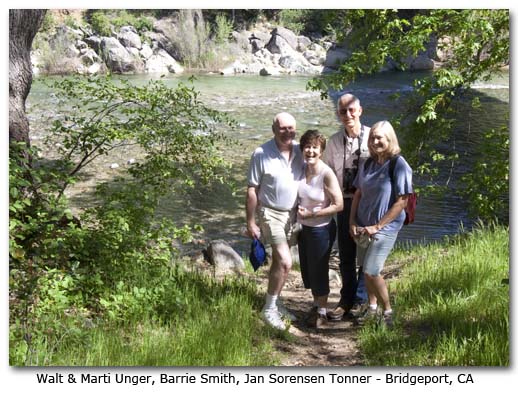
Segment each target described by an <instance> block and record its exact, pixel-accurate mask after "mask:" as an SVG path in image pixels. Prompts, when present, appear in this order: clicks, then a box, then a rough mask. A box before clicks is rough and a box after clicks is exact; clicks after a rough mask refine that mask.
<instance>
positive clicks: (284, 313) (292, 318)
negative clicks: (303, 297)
mask: <svg viewBox="0 0 518 393" xmlns="http://www.w3.org/2000/svg"><path fill="white" fill-rule="evenodd" d="M277 310H279V313H280V314H281V317H283V318H286V319H287V320H289V321H291V322H295V321H296V320H297V317H296V316H295V315H294V314H293V313H292V312H291V311H290V310H288V309H287V308H286V306H284V304H283V303H282V301H281V300H277Z"/></svg>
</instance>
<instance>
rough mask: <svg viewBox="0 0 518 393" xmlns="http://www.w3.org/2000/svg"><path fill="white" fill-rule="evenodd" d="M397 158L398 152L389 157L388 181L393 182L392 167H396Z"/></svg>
mask: <svg viewBox="0 0 518 393" xmlns="http://www.w3.org/2000/svg"><path fill="white" fill-rule="evenodd" d="M398 158H399V154H396V155H395V156H394V157H392V158H391V159H390V164H389V176H390V182H391V183H394V168H396V163H397V160H398Z"/></svg>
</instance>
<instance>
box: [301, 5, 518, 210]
mask: <svg viewBox="0 0 518 393" xmlns="http://www.w3.org/2000/svg"><path fill="white" fill-rule="evenodd" d="M335 31H336V32H337V34H338V37H337V38H338V40H339V41H341V42H343V43H344V44H343V45H345V46H346V47H347V49H348V50H350V52H351V55H350V58H349V59H348V61H347V62H345V63H344V64H342V65H340V66H339V69H338V72H336V73H332V74H326V75H324V76H323V77H321V78H315V79H313V80H312V81H311V82H310V83H309V85H308V87H309V88H310V89H313V90H320V91H321V94H322V96H323V97H325V96H327V95H328V93H329V90H330V89H343V88H345V87H346V86H347V85H348V84H349V83H351V82H353V81H354V80H355V79H356V78H358V77H359V76H362V75H368V74H372V73H375V72H378V71H380V70H381V69H383V67H384V66H385V65H386V64H387V63H389V62H391V63H393V64H395V65H396V66H397V67H399V68H400V69H402V70H404V69H408V68H409V59H411V58H412V57H414V56H416V55H417V54H419V53H422V52H424V51H426V50H427V49H428V46H429V44H430V42H432V43H434V42H436V43H437V49H438V50H440V51H442V52H444V53H445V55H446V59H445V60H444V62H443V64H442V67H441V68H440V69H439V70H438V71H437V72H434V73H431V74H430V75H429V76H426V77H423V78H420V79H416V80H415V83H414V89H413V92H412V94H409V95H402V96H398V97H396V99H398V100H399V107H400V108H401V110H400V112H399V113H395V114H394V118H393V119H392V121H393V122H394V123H395V124H396V125H398V133H400V134H401V135H402V137H401V139H402V140H403V141H404V142H405V145H404V152H405V157H406V158H408V160H409V162H410V163H411V164H412V166H413V168H414V170H415V171H416V173H418V174H420V175H421V176H422V178H423V179H426V178H428V180H430V181H432V180H433V179H434V178H435V176H436V175H437V174H438V170H439V168H440V165H441V162H444V161H447V160H449V161H451V162H455V161H456V160H458V159H461V158H462V157H460V156H459V154H458V153H457V152H455V151H454V152H453V153H451V154H445V153H444V152H441V151H439V149H438V146H439V145H440V143H441V142H448V141H451V138H452V137H453V136H454V130H455V129H456V128H457V127H458V126H459V124H458V123H457V122H456V118H457V116H456V113H457V112H456V110H457V108H458V107H459V106H458V104H459V102H460V101H462V99H464V97H466V94H467V92H468V91H469V90H470V87H471V86H472V85H473V84H474V83H475V82H477V81H480V80H482V81H484V80H488V79H489V78H490V77H491V76H492V75H494V74H495V72H497V71H498V70H499V69H500V67H502V66H503V65H505V64H508V62H509V11H508V10H481V9H477V10H448V9H434V10H420V11H417V12H398V10H387V9H385V10H383V9H377V10H361V9H358V10H348V12H347V13H346V14H345V15H343V18H342V19H341V20H340V21H339V22H338V23H337V24H336V25H335ZM345 43H346V44H345ZM360 98H361V97H360ZM490 142H491V143H490V145H489V146H488V147H487V148H488V149H489V150H491V151H493V150H495V149H496V151H497V152H495V153H490V154H491V155H492V156H495V157H500V158H503V156H502V155H501V154H499V153H498V151H500V146H498V145H497V143H493V141H490ZM483 159H484V157H483ZM494 165H495V166H498V167H499V168H502V167H504V168H505V167H506V165H505V161H504V162H502V161H499V162H495V163H494ZM483 167H484V165H483V164H479V165H478V166H477V168H478V169H483ZM495 175H502V176H503V178H496V179H493V180H494V183H496V184H498V183H501V182H506V181H507V180H506V178H507V176H508V174H505V173H503V171H499V172H498V173H495ZM486 184H487V183H486ZM501 190H502V191H505V189H501ZM468 191H469V190H468ZM497 191H499V190H497V188H493V189H492V191H491V193H493V192H495V193H496V192H497ZM501 198H502V196H501V195H500V196H499V197H497V198H493V201H494V203H496V205H494V206H491V207H489V206H487V207H484V212H478V213H479V214H480V215H481V216H484V213H487V212H492V211H496V210H497V209H498V208H499V206H501V205H499V203H500V202H498V201H500V200H501ZM486 201H487V203H489V204H491V203H493V201H491V200H490V199H489V198H488V199H486ZM484 218H486V217H484Z"/></svg>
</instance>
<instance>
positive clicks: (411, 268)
mask: <svg viewBox="0 0 518 393" xmlns="http://www.w3.org/2000/svg"><path fill="white" fill-rule="evenodd" d="M398 260H406V263H405V265H404V267H403V268H402V270H401V272H400V274H399V277H398V279H396V280H392V282H391V285H390V292H391V294H392V295H393V297H394V302H393V305H394V310H395V313H396V325H395V327H394V329H392V330H388V329H385V328H382V327H381V328H380V327H379V326H376V325H373V324H372V325H369V326H366V327H365V328H364V329H363V331H362V332H361V347H362V349H363V350H364V352H365V354H366V361H367V363H368V364H369V365H398V366H507V365H509V342H510V337H509V285H508V283H507V282H508V281H506V280H508V278H509V230H508V228H503V227H498V226H492V227H488V228H482V229H475V230H474V231H473V232H472V233H469V234H463V235H459V236H458V237H455V238H452V239H451V240H450V241H449V242H448V243H447V244H433V245H428V246H421V247H416V248H414V249H411V250H408V251H398V252H395V253H394V255H393V257H392V258H391V261H392V262H393V263H394V262H396V261H398ZM409 261H410V262H409Z"/></svg>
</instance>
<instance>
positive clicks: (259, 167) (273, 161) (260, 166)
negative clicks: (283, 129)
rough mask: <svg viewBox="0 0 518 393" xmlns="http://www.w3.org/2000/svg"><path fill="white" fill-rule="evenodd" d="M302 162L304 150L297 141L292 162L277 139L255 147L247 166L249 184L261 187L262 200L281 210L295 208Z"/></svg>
mask: <svg viewBox="0 0 518 393" xmlns="http://www.w3.org/2000/svg"><path fill="white" fill-rule="evenodd" d="M303 165H304V160H303V158H302V152H301V151H300V148H299V145H298V143H296V142H295V141H294V142H293V147H292V153H291V158H290V161H289V162H288V160H286V158H284V156H283V155H282V154H281V152H280V151H279V148H278V147H277V144H276V143H275V139H271V140H269V141H268V142H266V143H264V144H262V145H261V146H259V147H258V148H257V149H255V151H254V153H253V154H252V158H251V160H250V166H249V168H248V185H249V186H252V187H258V188H259V193H258V198H259V204H260V205H261V206H265V207H269V208H272V209H275V210H280V211H289V210H291V209H293V208H294V207H295V205H296V203H297V191H298V181H299V180H300V179H301V178H302V176H303Z"/></svg>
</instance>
